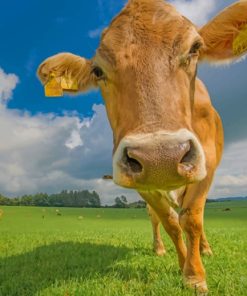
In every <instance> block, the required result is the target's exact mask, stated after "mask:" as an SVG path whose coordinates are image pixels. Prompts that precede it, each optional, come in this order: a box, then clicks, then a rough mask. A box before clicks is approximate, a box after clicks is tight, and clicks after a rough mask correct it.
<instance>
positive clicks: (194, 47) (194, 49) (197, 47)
mask: <svg viewBox="0 0 247 296" xmlns="http://www.w3.org/2000/svg"><path fill="white" fill-rule="evenodd" d="M201 47H202V43H201V42H199V41H197V42H195V43H194V44H193V45H192V47H191V49H190V52H189V54H190V55H194V54H197V53H198V51H199V50H200V48H201Z"/></svg>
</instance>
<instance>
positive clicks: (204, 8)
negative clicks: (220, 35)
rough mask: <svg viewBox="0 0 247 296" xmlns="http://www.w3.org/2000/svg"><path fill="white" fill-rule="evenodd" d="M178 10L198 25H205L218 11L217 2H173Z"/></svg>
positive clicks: (201, 0) (179, 0) (172, 0)
mask: <svg viewBox="0 0 247 296" xmlns="http://www.w3.org/2000/svg"><path fill="white" fill-rule="evenodd" d="M170 2H171V3H172V4H173V5H174V6H175V7H176V8H177V10H178V11H179V12H180V13H181V14H183V15H184V16H186V17H187V18H188V19H190V20H191V21H192V22H194V23H195V24H196V25H199V26H200V25H203V24H205V23H206V22H207V21H208V20H209V18H210V16H211V14H212V12H214V11H215V10H216V1H215V0H207V1H205V0H191V1H186V0H171V1H170Z"/></svg>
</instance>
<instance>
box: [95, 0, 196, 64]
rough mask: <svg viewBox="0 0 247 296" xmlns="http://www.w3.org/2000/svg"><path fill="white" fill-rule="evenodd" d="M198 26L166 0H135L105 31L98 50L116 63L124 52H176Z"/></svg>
mask: <svg viewBox="0 0 247 296" xmlns="http://www.w3.org/2000/svg"><path fill="white" fill-rule="evenodd" d="M196 35H197V30H196V28H195V26H194V25H193V24H192V23H191V22H190V21H188V20H187V19H186V18H184V17H183V16H182V15H181V14H179V13H178V12H177V11H176V9H175V8H174V7H173V6H171V5H170V4H167V3H165V2H164V1H163V0H162V1H159V0H156V1H154V0H149V1H148V0H132V1H130V2H129V3H128V4H127V6H126V7H125V8H124V9H123V10H122V12H121V13H120V14H119V15H117V16H116V17H115V18H114V19H113V21H112V22H111V24H110V26H109V27H108V28H107V29H106V30H105V31H104V32H103V34H102V38H101V43H100V46H99V49H98V51H97V52H98V54H99V55H100V56H101V58H102V59H104V60H105V61H106V62H108V63H110V64H112V65H114V64H116V62H117V61H119V57H121V56H122V55H124V56H125V58H127V59H128V58H131V57H132V56H133V54H135V58H138V52H139V56H140V50H141V49H142V54H145V53H146V54H149V53H150V52H152V54H153V55H155V53H156V54H157V55H159V54H160V52H164V49H165V52H166V54H169V55H172V54H174V55H175V54H176V53H177V51H179V49H181V50H182V49H183V46H184V43H185V44H186V41H188V40H189V41H190V39H193V38H195V37H194V36H196Z"/></svg>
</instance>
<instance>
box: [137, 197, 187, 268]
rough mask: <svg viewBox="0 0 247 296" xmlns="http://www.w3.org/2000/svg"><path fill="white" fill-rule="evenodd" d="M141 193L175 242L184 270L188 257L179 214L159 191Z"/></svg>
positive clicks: (181, 266)
mask: <svg viewBox="0 0 247 296" xmlns="http://www.w3.org/2000/svg"><path fill="white" fill-rule="evenodd" d="M140 195H141V196H142V197H143V198H144V200H145V201H146V202H147V203H148V204H149V205H150V206H151V207H152V208H153V210H154V211H155V213H156V214H157V215H158V217H159V219H160V222H161V223H162V225H163V227H164V228H165V230H166V232H167V233H168V235H169V236H170V237H171V239H172V241H173V243H174V244H175V247H176V250H177V254H178V261H179V265H180V268H181V269H182V270H183V267H184V262H185V258H186V246H185V243H184V241H183V235H182V229H181V227H180V225H179V220H178V214H177V213H176V211H175V210H174V209H173V208H171V207H170V205H169V204H168V202H167V200H166V198H165V197H163V196H162V195H160V194H159V193H157V194H156V193H153V192H152V193H146V192H145V193H144V192H141V193H140Z"/></svg>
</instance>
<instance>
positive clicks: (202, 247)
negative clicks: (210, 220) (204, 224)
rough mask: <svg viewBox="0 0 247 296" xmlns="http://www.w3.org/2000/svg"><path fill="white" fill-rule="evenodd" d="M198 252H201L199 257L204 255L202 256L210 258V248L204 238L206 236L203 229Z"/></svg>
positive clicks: (211, 253)
mask: <svg viewBox="0 0 247 296" xmlns="http://www.w3.org/2000/svg"><path fill="white" fill-rule="evenodd" d="M200 252H201V255H204V256H212V255H213V252H212V250H211V247H210V245H209V243H208V240H207V238H206V234H205V231H204V229H202V235H201V239H200Z"/></svg>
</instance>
